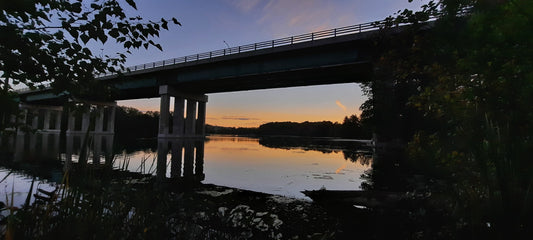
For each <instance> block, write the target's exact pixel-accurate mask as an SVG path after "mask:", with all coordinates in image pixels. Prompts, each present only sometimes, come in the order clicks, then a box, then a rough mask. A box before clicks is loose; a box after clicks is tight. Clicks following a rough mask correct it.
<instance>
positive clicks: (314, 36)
mask: <svg viewBox="0 0 533 240" xmlns="http://www.w3.org/2000/svg"><path fill="white" fill-rule="evenodd" d="M385 22H386V21H384V20H382V21H374V22H368V23H361V24H357V25H352V26H346V27H340V28H333V29H328V30H322V31H317V32H312V33H306V34H301V35H296V36H291V37H285V38H278V39H274V40H269V41H263V42H256V43H252V44H246V45H241V46H237V47H229V48H224V49H219V50H215V51H210V52H204V53H198V54H193V55H188V56H183V57H178V58H171V59H166V60H162V61H157V62H151V63H145V64H140V65H135V66H132V67H128V68H126V70H127V71H128V72H135V71H142V70H146V69H152V68H157V67H163V66H170V65H175V64H181V63H188V62H196V61H200V60H204V59H211V58H216V57H222V56H227V55H233V54H238V53H244V52H253V51H257V50H262V49H267V48H274V47H280V46H286V45H292V44H297V43H303V42H312V41H315V40H320V39H326V38H334V37H338V36H342V35H349V34H357V33H362V32H368V31H372V30H377V29H380V28H382V27H384V26H385ZM114 74H115V73H105V74H100V75H98V76H97V77H105V76H110V75H114Z"/></svg>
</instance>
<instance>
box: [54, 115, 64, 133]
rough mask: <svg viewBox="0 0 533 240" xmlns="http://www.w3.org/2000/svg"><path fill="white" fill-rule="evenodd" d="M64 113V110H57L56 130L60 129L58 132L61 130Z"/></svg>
mask: <svg viewBox="0 0 533 240" xmlns="http://www.w3.org/2000/svg"><path fill="white" fill-rule="evenodd" d="M62 115H63V111H57V112H56V126H55V128H54V129H55V130H56V131H58V132H61V117H62Z"/></svg>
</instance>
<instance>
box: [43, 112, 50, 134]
mask: <svg viewBox="0 0 533 240" xmlns="http://www.w3.org/2000/svg"><path fill="white" fill-rule="evenodd" d="M51 114H52V113H51V111H50V110H48V109H45V110H44V122H43V130H44V131H48V130H50V115H51Z"/></svg>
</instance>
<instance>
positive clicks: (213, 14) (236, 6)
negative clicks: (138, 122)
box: [102, 0, 427, 127]
mask: <svg viewBox="0 0 533 240" xmlns="http://www.w3.org/2000/svg"><path fill="white" fill-rule="evenodd" d="M425 2H427V1H421V0H414V1H413V3H408V1H407V0H365V1H363V0H329V1H326V0H217V1H215V0H195V1H189V0H180V1H176V0H155V1H137V8H138V10H139V11H138V12H133V14H135V15H141V16H143V17H144V18H145V19H152V20H158V19H160V18H161V17H165V18H171V17H176V18H177V19H178V20H179V21H180V22H181V23H182V26H173V27H171V30H170V31H164V32H162V33H161V36H160V38H159V39H158V40H157V42H159V43H160V44H161V45H162V46H163V51H162V52H161V51H159V50H157V49H155V48H152V49H148V50H144V49H143V50H135V51H133V54H132V55H130V56H129V57H128V61H127V63H126V65H127V66H131V65H137V64H142V63H147V62H153V61H159V60H164V59H170V58H175V57H181V56H185V55H190V54H195V53H201V52H208V51H212V50H218V49H223V48H226V47H227V45H226V43H227V44H228V45H229V46H230V47H235V46H239V45H244V44H249V43H254V42H260V41H265V40H271V39H275V38H281V37H287V36H292V35H298V34H304V33H308V32H312V31H319V30H325V29H330V28H335V27H343V26H348V25H354V24H358V23H364V22H370V21H375V20H380V19H383V18H385V17H387V16H389V15H391V14H394V13H395V12H396V11H398V10H401V9H405V8H411V9H418V8H419V6H421V5H422V4H423V3H425ZM102 51H103V52H112V51H113V49H107V48H106V49H104V50H102ZM208 96H209V102H208V104H207V123H208V124H212V125H219V126H243V127H256V126H259V125H260V124H262V123H266V122H271V121H297V122H301V121H322V120H328V121H333V122H335V121H338V122H340V121H342V120H343V118H344V116H348V115H351V114H358V115H359V113H360V111H359V106H360V105H361V103H363V102H364V100H365V97H364V96H363V94H362V92H361V89H360V87H359V86H358V85H357V84H355V83H353V84H337V85H323V86H314V87H297V88H285V89H273V90H258V91H246V92H232V93H222V94H209V95H208ZM118 104H119V105H122V106H130V107H136V108H138V109H140V110H145V111H146V110H152V111H159V99H138V100H127V101H119V102H118Z"/></svg>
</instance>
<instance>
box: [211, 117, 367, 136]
mask: <svg viewBox="0 0 533 240" xmlns="http://www.w3.org/2000/svg"><path fill="white" fill-rule="evenodd" d="M206 130H207V132H208V133H216V134H241V135H242V134H249V135H250V134H252V135H262V136H272V135H286V136H305V137H343V138H357V139H370V138H371V135H372V132H371V131H370V129H369V128H366V127H365V126H364V125H363V124H362V123H361V121H360V120H359V118H358V117H357V116H356V115H351V116H349V117H345V118H344V120H343V122H342V123H338V122H335V123H334V122H331V121H322V122H307V121H306V122H301V123H298V122H270V123H265V124H262V125H261V126H259V127H258V128H235V127H219V126H210V125H208V126H207V127H206Z"/></svg>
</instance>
